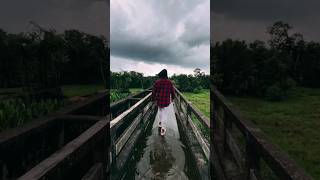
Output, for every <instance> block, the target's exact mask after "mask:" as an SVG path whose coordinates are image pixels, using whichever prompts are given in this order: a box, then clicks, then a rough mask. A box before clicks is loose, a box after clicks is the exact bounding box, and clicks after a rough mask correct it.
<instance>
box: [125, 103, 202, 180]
mask: <svg viewBox="0 0 320 180" xmlns="http://www.w3.org/2000/svg"><path fill="white" fill-rule="evenodd" d="M158 118H159V117H158V114H157V115H156V117H155V120H154V122H153V125H152V127H150V128H149V130H148V131H147V133H146V134H145V136H144V137H143V138H142V139H140V140H139V142H138V143H137V146H136V147H135V152H134V154H133V156H132V158H131V161H130V162H129V165H128V168H127V172H126V175H125V176H124V178H123V179H126V180H127V179H130V180H131V179H137V180H138V179H143V180H148V179H150V180H151V179H152V180H164V179H165V180H171V179H174V180H180V179H181V180H184V179H199V176H198V172H197V170H196V168H195V167H196V165H195V164H194V162H193V161H192V154H191V151H190V150H189V149H188V148H187V147H186V145H185V142H184V140H183V139H182V138H183V136H182V134H180V133H179V132H180V131H179V128H178V124H177V121H176V118H175V114H174V109H173V106H172V105H171V106H170V110H169V111H168V120H167V122H166V127H167V131H166V134H165V136H161V135H160V129H159V128H158V126H157V125H158Z"/></svg>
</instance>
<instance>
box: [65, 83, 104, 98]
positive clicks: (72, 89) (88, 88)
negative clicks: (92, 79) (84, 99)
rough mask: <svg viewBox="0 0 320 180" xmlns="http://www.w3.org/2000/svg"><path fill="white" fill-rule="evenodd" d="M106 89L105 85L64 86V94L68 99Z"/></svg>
mask: <svg viewBox="0 0 320 180" xmlns="http://www.w3.org/2000/svg"><path fill="white" fill-rule="evenodd" d="M104 89H105V86H104V85H103V84H89V85H64V86H62V92H63V94H64V95H65V96H66V97H74V96H83V95H88V94H92V93H95V92H97V91H99V90H104Z"/></svg>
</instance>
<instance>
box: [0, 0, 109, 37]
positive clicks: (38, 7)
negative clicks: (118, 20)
mask: <svg viewBox="0 0 320 180" xmlns="http://www.w3.org/2000/svg"><path fill="white" fill-rule="evenodd" d="M107 9H108V8H107V0H1V1H0V28H1V29H4V30H5V31H8V32H11V33H18V32H25V31H27V30H28V22H29V21H31V20H32V21H35V22H36V23H37V24H39V25H41V26H43V27H45V28H54V29H56V30H58V31H63V30H65V29H78V30H81V31H84V32H87V33H91V34H95V35H104V36H106V35H107V34H108V33H107V28H108V27H107V25H108V17H107Z"/></svg>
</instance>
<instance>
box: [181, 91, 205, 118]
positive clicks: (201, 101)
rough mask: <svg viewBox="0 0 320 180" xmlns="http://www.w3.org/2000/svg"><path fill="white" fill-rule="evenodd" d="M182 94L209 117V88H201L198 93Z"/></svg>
mask: <svg viewBox="0 0 320 180" xmlns="http://www.w3.org/2000/svg"><path fill="white" fill-rule="evenodd" d="M183 95H184V96H185V97H186V98H187V100H188V101H190V102H191V103H192V104H193V105H194V106H196V107H197V108H198V109H199V110H200V111H201V112H203V113H204V115H205V116H207V117H208V118H210V91H209V89H205V90H202V91H201V92H200V93H197V94H196V93H189V92H184V93H183Z"/></svg>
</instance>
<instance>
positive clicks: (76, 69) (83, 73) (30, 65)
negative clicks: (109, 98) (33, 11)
mask: <svg viewBox="0 0 320 180" xmlns="http://www.w3.org/2000/svg"><path fill="white" fill-rule="evenodd" d="M30 25H31V27H32V28H31V29H30V30H29V31H28V32H26V33H19V34H10V33H7V32H5V31H3V30H1V29H0V72H1V73H0V88H9V87H40V88H48V87H57V86H59V85H60V84H83V83H104V82H106V80H105V78H106V73H107V56H108V54H107V53H108V51H107V50H108V48H107V42H106V39H105V38H104V37H102V36H101V37H97V36H94V35H90V34H86V33H83V32H80V31H78V30H66V31H64V32H63V33H57V32H56V31H55V30H46V29H43V28H41V27H40V26H39V25H37V24H35V23H33V22H31V24H30Z"/></svg>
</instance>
